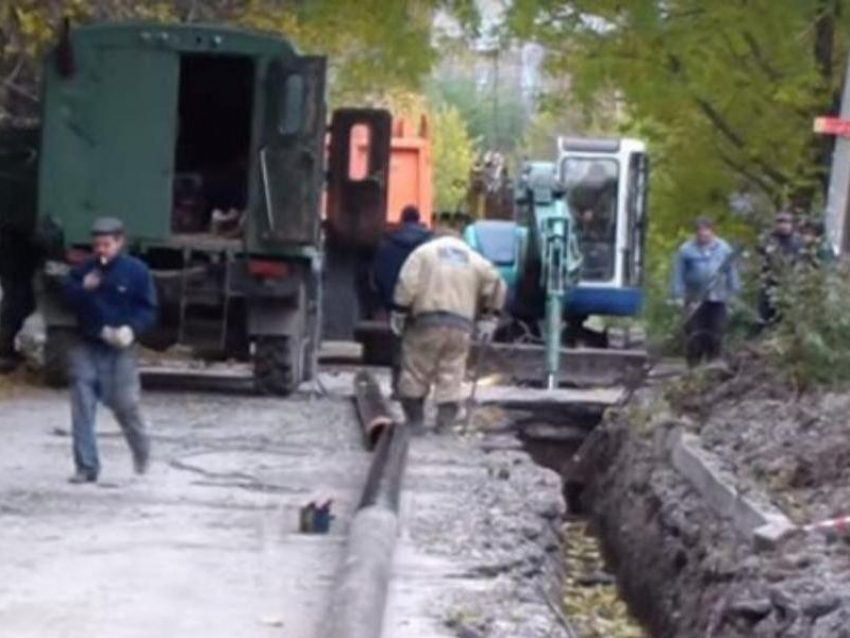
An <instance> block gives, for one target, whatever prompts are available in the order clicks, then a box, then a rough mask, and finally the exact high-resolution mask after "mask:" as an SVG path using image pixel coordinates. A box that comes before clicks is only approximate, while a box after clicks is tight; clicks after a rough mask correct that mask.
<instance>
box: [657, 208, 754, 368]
mask: <svg viewBox="0 0 850 638" xmlns="http://www.w3.org/2000/svg"><path fill="white" fill-rule="evenodd" d="M740 289H741V280H740V277H739V276H738V268H737V266H736V264H735V255H734V253H733V251H732V248H731V247H730V246H729V244H728V243H726V242H725V241H724V240H722V239H721V238H720V237H718V236H717V235H716V234H715V232H714V223H713V222H712V221H711V220H710V219H708V218H706V217H700V218H699V219H698V220H697V224H696V236H695V237H694V238H693V239H691V240H689V241H686V242H685V243H684V244H682V246H681V247H680V248H679V252H678V253H677V255H676V261H675V262H674V264H673V298H674V300H676V301H677V302H678V303H679V304H680V305H681V306H682V307H683V308H684V309H685V335H686V338H687V344H686V356H687V360H688V365H690V366H695V365H698V364H700V363H701V362H703V361H712V360H714V359H717V358H718V357H719V356H720V353H721V349H722V346H723V338H724V336H725V333H726V323H727V316H728V313H727V305H728V303H729V301H730V300H731V299H732V297H733V296H735V295H736V294H737V293H738V292H739V291H740Z"/></svg>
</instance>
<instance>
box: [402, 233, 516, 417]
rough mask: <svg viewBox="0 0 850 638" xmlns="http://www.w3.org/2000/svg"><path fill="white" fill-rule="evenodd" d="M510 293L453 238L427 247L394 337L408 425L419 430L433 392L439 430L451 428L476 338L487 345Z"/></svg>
mask: <svg viewBox="0 0 850 638" xmlns="http://www.w3.org/2000/svg"><path fill="white" fill-rule="evenodd" d="M505 294H506V286H505V282H504V281H503V280H502V276H501V275H500V274H499V271H498V270H497V269H496V267H495V266H494V265H493V264H492V263H490V262H489V261H488V260H487V259H485V258H484V257H482V256H481V255H480V254H478V253H477V252H475V251H474V250H472V249H471V248H470V247H469V246H467V245H466V244H465V243H464V242H463V241H462V240H461V239H460V238H459V237H457V236H455V235H454V234H448V232H447V233H446V234H445V236H442V237H440V238H438V239H433V240H431V241H430V242H427V243H425V244H422V245H421V246H419V248H417V249H416V250H414V251H413V253H411V255H410V256H409V257H408V258H407V261H405V263H404V266H403V268H402V270H401V273H400V275H399V279H398V283H397V285H396V288H395V295H394V301H395V306H396V308H397V309H396V310H395V311H394V312H393V314H392V315H391V319H390V322H391V326H392V328H393V332H394V333H396V334H399V335H402V354H401V376H400V378H399V383H398V394H399V397H400V399H401V402H402V407H403V408H404V412H405V416H406V418H407V422H408V424H409V425H410V426H411V427H413V428H414V429H420V428H421V427H422V424H423V421H424V402H425V398H426V397H427V396H428V393H429V392H430V391H431V390H432V389H433V393H434V400H435V402H436V403H437V429H438V430H440V429H443V428H446V427H448V426H450V425H452V424H453V423H454V421H455V419H456V418H457V415H458V412H459V409H460V401H461V400H462V398H463V384H464V380H465V376H466V360H467V357H468V356H469V348H470V342H471V337H472V335H473V333H475V332H476V331H477V333H478V338H479V340H489V339H491V338H492V336H493V333H494V332H495V329H496V320H495V316H496V313H498V311H500V310H501V308H502V306H503V305H504V303H505Z"/></svg>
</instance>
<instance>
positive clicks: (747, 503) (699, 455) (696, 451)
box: [670, 429, 797, 549]
mask: <svg viewBox="0 0 850 638" xmlns="http://www.w3.org/2000/svg"><path fill="white" fill-rule="evenodd" d="M670 460H671V462H672V463H673V466H674V467H675V468H676V469H677V470H678V471H679V473H680V474H681V475H682V476H683V477H685V479H687V480H688V482H689V483H690V484H691V485H692V486H693V487H694V489H696V490H697V492H699V493H700V494H701V495H702V497H703V498H704V499H705V500H706V502H707V503H708V504H709V505H710V506H711V507H712V508H713V509H714V511H715V512H716V513H717V514H718V515H719V516H722V517H724V518H728V519H729V520H731V522H732V525H733V526H734V527H735V529H737V530H738V532H740V533H741V534H743V535H744V536H747V537H750V538H752V540H753V542H754V544H755V545H756V546H757V547H758V548H760V549H761V548H763V549H770V548H772V547H774V546H775V545H776V544H777V543H778V542H780V541H781V540H783V539H784V538H786V537H787V536H788V535H789V534H791V533H793V532H794V531H795V530H796V529H797V528H796V526H795V525H794V524H793V523H792V522H791V521H790V520H789V519H788V517H786V516H785V515H784V514H783V513H782V512H781V511H779V509H778V508H776V507H774V506H773V505H771V504H770V502H769V500H768V498H767V496H766V495H758V494H756V493H753V492H751V493H749V494H744V493H742V492H741V491H740V490H739V488H738V482H737V481H736V480H735V477H734V476H732V475H731V474H729V473H728V472H725V471H724V470H723V469H722V468H721V464H720V461H719V459H717V458H715V457H714V455H713V454H711V453H710V452H708V451H707V450H705V449H704V448H703V447H702V444H701V443H700V439H699V437H698V436H696V435H694V434H690V433H687V432H682V431H681V429H678V430H675V431H674V432H673V433H672V434H671V442H670Z"/></svg>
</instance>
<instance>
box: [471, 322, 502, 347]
mask: <svg viewBox="0 0 850 638" xmlns="http://www.w3.org/2000/svg"><path fill="white" fill-rule="evenodd" d="M498 327H499V320H498V319H496V318H495V317H486V318H484V319H479V320H478V322H477V323H476V324H475V337H476V338H477V339H478V341H479V342H481V343H490V342H491V341H493V337H494V336H495V334H496V329H497V328H498Z"/></svg>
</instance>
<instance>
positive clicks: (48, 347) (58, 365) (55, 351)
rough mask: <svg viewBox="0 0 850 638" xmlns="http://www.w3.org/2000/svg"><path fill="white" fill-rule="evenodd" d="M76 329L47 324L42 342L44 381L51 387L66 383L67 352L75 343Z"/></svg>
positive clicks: (60, 386)
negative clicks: (45, 334)
mask: <svg viewBox="0 0 850 638" xmlns="http://www.w3.org/2000/svg"><path fill="white" fill-rule="evenodd" d="M76 339H77V336H76V330H74V329H73V328H68V327H65V326H49V327H48V328H47V336H46V339H45V342H44V370H43V373H42V376H43V378H44V383H45V384H46V385H47V386H48V387H51V388H64V387H66V386H67V385H68V352H69V351H70V350H71V348H73V347H74V345H75V344H76Z"/></svg>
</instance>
